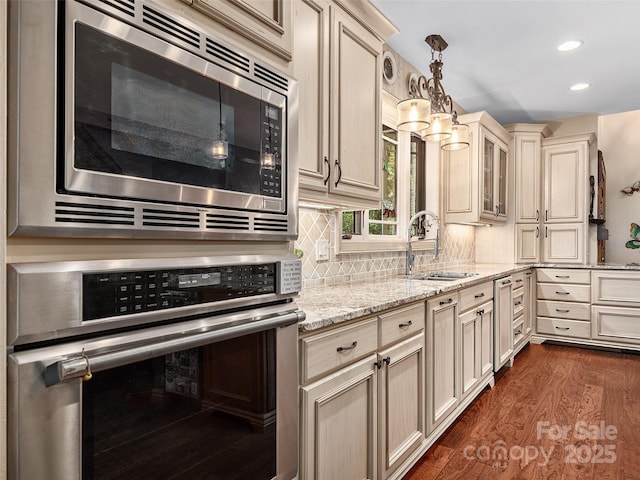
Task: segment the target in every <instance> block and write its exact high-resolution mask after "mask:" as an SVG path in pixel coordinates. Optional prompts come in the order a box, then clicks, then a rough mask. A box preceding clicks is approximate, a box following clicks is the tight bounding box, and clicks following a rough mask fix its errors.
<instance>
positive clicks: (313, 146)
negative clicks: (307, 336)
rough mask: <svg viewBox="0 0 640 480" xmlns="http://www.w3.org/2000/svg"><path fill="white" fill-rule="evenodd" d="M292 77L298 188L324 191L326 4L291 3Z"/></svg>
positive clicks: (308, 0)
mask: <svg viewBox="0 0 640 480" xmlns="http://www.w3.org/2000/svg"><path fill="white" fill-rule="evenodd" d="M293 16H294V25H295V31H294V37H295V41H294V42H293V76H294V77H295V78H297V79H298V81H299V115H300V119H301V120H302V121H301V122H300V126H299V128H300V131H299V139H300V140H299V143H298V152H299V153H298V167H299V171H300V187H301V189H306V190H315V191H318V192H327V190H328V182H329V179H328V178H327V176H328V174H329V158H328V155H329V130H328V122H329V92H328V85H329V50H330V49H329V47H328V45H329V2H328V1H326V0H301V1H299V2H293Z"/></svg>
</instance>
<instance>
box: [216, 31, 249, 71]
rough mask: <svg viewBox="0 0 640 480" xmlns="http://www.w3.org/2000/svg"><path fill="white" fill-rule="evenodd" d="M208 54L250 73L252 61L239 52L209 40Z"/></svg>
mask: <svg viewBox="0 0 640 480" xmlns="http://www.w3.org/2000/svg"><path fill="white" fill-rule="evenodd" d="M206 44H207V53H208V54H209V55H212V56H213V57H215V58H217V59H218V60H222V61H223V62H224V63H227V64H230V65H232V66H234V67H236V68H239V69H240V70H242V71H244V72H247V73H249V65H250V63H251V62H250V61H249V59H248V58H247V57H245V56H244V55H241V54H240V53H238V52H235V51H233V50H231V49H230V48H228V47H225V46H224V45H222V44H220V43H218V42H216V41H215V40H212V39H210V38H207V41H206Z"/></svg>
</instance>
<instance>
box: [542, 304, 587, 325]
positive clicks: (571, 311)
mask: <svg viewBox="0 0 640 480" xmlns="http://www.w3.org/2000/svg"><path fill="white" fill-rule="evenodd" d="M536 306H537V312H538V315H540V316H541V317H556V318H569V319H571V320H582V321H586V322H588V321H589V320H591V307H590V306H589V304H588V303H576V302H550V301H548V300H538V302H537V303H536Z"/></svg>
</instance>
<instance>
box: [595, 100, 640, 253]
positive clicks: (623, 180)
mask: <svg viewBox="0 0 640 480" xmlns="http://www.w3.org/2000/svg"><path fill="white" fill-rule="evenodd" d="M639 132H640V110H636V111H632V112H624V113H617V114H612V115H604V116H601V117H599V119H598V148H599V149H600V150H601V151H602V154H603V156H604V162H605V165H606V169H607V206H606V207H607V215H606V219H607V223H606V224H605V227H606V228H607V229H608V230H609V241H608V242H607V246H606V249H607V263H623V264H624V263H630V262H637V263H640V249H637V250H632V249H629V248H626V247H625V244H626V242H627V241H629V240H631V237H630V235H629V229H630V226H631V223H637V224H639V225H640V193H635V194H634V195H632V196H627V195H625V194H624V193H622V192H621V191H620V190H621V189H623V188H624V187H629V186H631V185H632V184H633V183H634V182H636V181H638V180H640V133H639Z"/></svg>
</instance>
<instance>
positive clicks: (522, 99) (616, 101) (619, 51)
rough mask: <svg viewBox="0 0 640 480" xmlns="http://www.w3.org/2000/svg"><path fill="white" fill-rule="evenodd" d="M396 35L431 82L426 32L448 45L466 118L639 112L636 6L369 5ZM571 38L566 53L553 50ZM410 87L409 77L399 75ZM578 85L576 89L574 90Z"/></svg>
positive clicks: (612, 0)
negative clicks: (575, 43) (578, 43)
mask: <svg viewBox="0 0 640 480" xmlns="http://www.w3.org/2000/svg"><path fill="white" fill-rule="evenodd" d="M372 3H373V4H374V5H376V7H378V9H379V10H380V11H381V12H382V13H383V14H384V15H385V16H386V17H387V18H388V19H389V20H391V22H393V23H394V24H395V25H396V27H398V29H399V30H400V33H397V34H396V35H394V36H392V37H391V38H389V39H388V40H387V43H388V44H389V46H390V47H391V48H392V49H393V50H395V51H396V52H397V53H398V54H399V55H401V56H402V57H404V58H405V59H406V60H407V61H408V62H409V63H411V64H412V65H413V66H414V67H415V68H417V69H418V70H419V71H420V72H421V73H422V74H423V75H425V76H426V77H427V78H429V77H430V76H431V75H430V72H429V63H430V61H431V48H430V47H429V46H428V45H427V44H426V43H425V42H424V39H425V37H426V36H427V35H430V34H439V35H441V36H442V37H443V38H444V39H445V40H446V41H447V43H448V44H449V46H448V48H447V49H446V50H444V52H443V54H442V55H443V58H442V59H443V62H444V67H443V71H442V73H443V81H442V82H443V85H444V87H445V89H446V92H447V93H448V94H449V95H451V97H452V98H453V100H454V101H455V102H456V103H458V104H459V105H460V106H461V107H462V108H463V109H465V110H466V111H467V112H476V111H480V110H486V111H488V112H489V113H490V114H491V115H492V116H493V117H494V118H495V119H496V120H498V121H499V122H500V123H502V124H504V125H506V124H510V123H531V122H542V121H544V120H555V119H558V118H565V117H572V116H576V115H582V114H589V113H596V114H598V115H606V114H610V113H618V112H625V111H631V110H639V109H640V1H638V0H625V1H619V0H591V1H581V0H556V1H549V0H528V1H527V0H501V1H481V0H477V1H460V0H444V1H435V0H434V1H432V0H372ZM571 39H578V40H582V41H583V42H584V44H583V45H582V47H580V48H579V49H577V50H574V51H571V52H559V51H557V49H556V47H557V46H558V45H559V44H560V43H562V42H564V41H566V40H571ZM398 81H406V79H398ZM578 82H585V83H589V84H590V87H589V88H587V89H586V90H582V91H577V92H574V91H570V90H569V87H570V86H571V85H574V84H576V83H578Z"/></svg>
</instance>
